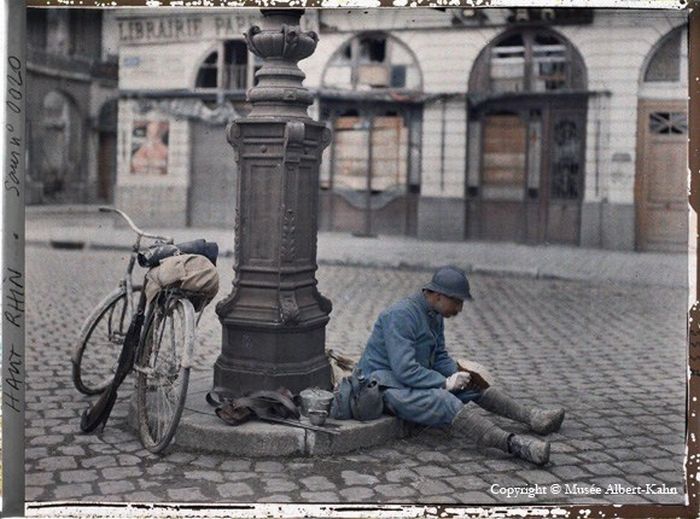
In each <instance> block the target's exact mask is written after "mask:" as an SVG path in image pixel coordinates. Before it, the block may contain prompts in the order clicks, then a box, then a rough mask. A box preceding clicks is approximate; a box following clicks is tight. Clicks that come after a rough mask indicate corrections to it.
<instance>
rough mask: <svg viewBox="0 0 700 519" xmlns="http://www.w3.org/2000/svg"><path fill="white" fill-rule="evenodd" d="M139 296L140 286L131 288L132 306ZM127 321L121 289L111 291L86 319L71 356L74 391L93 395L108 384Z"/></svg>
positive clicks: (129, 315)
mask: <svg viewBox="0 0 700 519" xmlns="http://www.w3.org/2000/svg"><path fill="white" fill-rule="evenodd" d="M140 295H141V286H139V285H137V286H134V287H133V294H132V301H134V307H135V306H136V302H137V301H138V299H139V296H140ZM130 322H131V314H130V313H129V309H128V307H127V305H126V290H124V289H121V290H115V292H112V293H111V294H110V295H109V296H107V297H106V298H105V299H104V300H103V301H102V303H100V304H99V305H98V306H97V308H96V309H95V310H94V311H93V313H92V314H91V315H90V317H88V318H87V320H86V322H85V324H84V325H83V328H82V330H81V333H80V338H79V339H78V343H77V344H76V347H75V349H74V351H73V355H72V357H71V362H72V365H73V384H74V385H75V388H76V389H77V390H78V391H80V392H81V393H83V394H85V395H96V394H98V393H101V392H102V391H104V390H105V389H106V388H107V386H108V385H109V384H111V382H112V379H113V378H114V373H115V371H116V368H117V361H118V360H119V354H120V353H121V350H122V346H123V344H124V337H125V336H126V332H127V330H128V329H129V323H130Z"/></svg>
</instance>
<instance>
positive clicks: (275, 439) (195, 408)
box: [128, 375, 408, 458]
mask: <svg viewBox="0 0 700 519" xmlns="http://www.w3.org/2000/svg"><path fill="white" fill-rule="evenodd" d="M209 389H211V376H210V375H196V376H193V378H192V380H191V383H190V386H189V390H188V391H187V403H186V404H185V410H184V412H183V413H182V418H181V419H180V424H179V426H178V428H177V431H176V433H175V438H174V439H173V444H175V445H176V446H177V447H178V448H180V449H184V450H186V451H193V452H211V453H222V454H230V455H234V456H243V457H246V458H268V457H270V458H272V457H279V456H326V455H333V454H344V453H347V452H352V451H355V450H360V449H367V448H371V447H376V446H379V445H383V444H385V443H387V442H389V441H391V440H395V439H399V438H404V437H406V436H408V427H407V426H406V425H405V423H404V422H403V421H402V420H399V419H398V418H394V417H390V416H385V417H382V418H380V419H378V420H372V421H370V422H359V421H357V420H328V421H327V424H328V425H329V430H333V431H336V432H338V434H337V435H332V434H327V433H325V432H320V431H319V432H316V431H312V430H308V429H302V428H299V427H294V426H292V425H286V424H275V423H268V422H262V421H259V420H251V421H249V422H246V423H244V424H242V425H238V426H231V425H226V424H225V423H224V422H222V421H221V420H220V419H219V418H218V417H217V416H216V414H215V412H214V408H213V407H211V406H210V405H209V404H208V403H207V402H206V399H205V395H206V393H207V391H208V390H209ZM129 406H130V413H129V418H128V422H129V425H130V426H131V427H132V428H133V429H136V428H137V423H136V417H137V412H136V404H135V395H134V396H133V397H132V398H131V400H130V402H129ZM301 423H302V424H309V422H308V419H307V418H305V417H302V418H301Z"/></svg>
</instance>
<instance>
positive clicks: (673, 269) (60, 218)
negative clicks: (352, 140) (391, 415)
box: [26, 207, 688, 287]
mask: <svg viewBox="0 0 700 519" xmlns="http://www.w3.org/2000/svg"><path fill="white" fill-rule="evenodd" d="M113 222H114V220H113V217H112V216H111V215H105V214H101V213H97V212H96V211H94V213H93V212H91V214H90V217H89V219H88V218H85V217H84V216H81V215H79V214H77V211H75V208H67V209H66V211H65V212H63V213H60V212H55V211H49V210H46V209H44V208H38V207H31V208H28V209H27V216H26V243H27V245H51V246H55V247H65V248H89V249H119V250H129V248H130V246H131V244H132V243H133V239H134V234H133V232H132V231H131V230H129V229H127V228H123V227H115V226H114V223H113ZM88 225H89V226H88ZM148 230H149V231H150V232H154V233H156V234H165V235H168V236H172V237H173V238H174V239H175V241H176V242H178V241H187V240H192V239H195V238H205V239H207V240H208V241H216V242H217V243H218V244H219V248H220V253H221V255H228V256H230V255H232V254H233V245H234V234H233V229H230V230H227V229H211V228H207V229H200V228H178V229H150V228H149V229H148ZM317 259H318V263H319V264H320V265H341V264H342V265H355V266H368V267H388V268H406V269H433V268H435V267H438V266H441V265H446V264H455V265H457V266H459V267H461V268H463V269H465V270H466V271H467V272H479V273H491V274H504V275H517V276H526V277H533V278H559V279H571V280H581V281H597V282H599V281H616V282H624V283H634V284H643V285H659V286H666V287H687V286H688V256H687V255H686V254H666V253H639V252H620V251H610V250H601V249H583V248H579V247H567V246H559V245H539V246H532V245H520V244H514V243H498V242H477V241H469V242H435V241H427V240H418V239H415V238H410V237H404V236H379V237H378V238H359V237H355V236H352V235H350V234H347V233H337V232H320V233H319V235H318V254H317Z"/></svg>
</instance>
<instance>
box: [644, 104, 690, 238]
mask: <svg viewBox="0 0 700 519" xmlns="http://www.w3.org/2000/svg"><path fill="white" fill-rule="evenodd" d="M687 114H688V112H687V104H686V103H685V102H684V101H654V100H640V102H639V123H638V132H637V135H638V141H637V179H636V183H635V198H636V204H635V205H636V215H637V248H638V249H639V250H643V251H673V252H684V251H686V250H687V248H688V169H687V165H688V160H687V158H688V148H687V146H688V142H687V139H688V116H687Z"/></svg>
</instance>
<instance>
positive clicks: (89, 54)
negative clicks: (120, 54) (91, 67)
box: [68, 9, 102, 60]
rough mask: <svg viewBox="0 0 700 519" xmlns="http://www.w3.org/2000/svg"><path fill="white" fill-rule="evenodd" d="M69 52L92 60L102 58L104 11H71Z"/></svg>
mask: <svg viewBox="0 0 700 519" xmlns="http://www.w3.org/2000/svg"><path fill="white" fill-rule="evenodd" d="M68 27H69V34H70V40H69V52H70V54H72V55H74V56H81V57H84V58H88V59H91V60H99V59H101V57H102V11H100V10H99V9H70V10H69V19H68Z"/></svg>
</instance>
